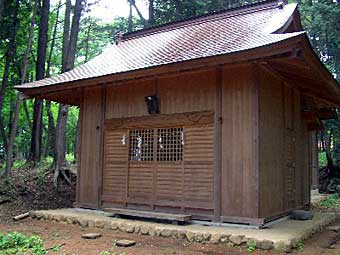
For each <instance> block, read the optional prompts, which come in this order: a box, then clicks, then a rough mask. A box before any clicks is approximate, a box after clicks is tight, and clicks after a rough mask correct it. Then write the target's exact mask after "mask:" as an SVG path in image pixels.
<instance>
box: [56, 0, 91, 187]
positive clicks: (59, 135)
mask: <svg viewBox="0 0 340 255" xmlns="http://www.w3.org/2000/svg"><path fill="white" fill-rule="evenodd" d="M67 1H68V4H70V1H69V0H67ZM84 3H85V0H76V2H75V6H74V13H73V18H72V25H71V31H70V33H69V36H68V34H67V31H66V32H65V30H64V36H65V37H64V40H63V42H64V43H67V42H68V44H67V47H66V46H65V45H63V66H62V72H67V71H69V70H71V69H72V68H73V67H74V62H75V56H76V49H77V41H78V34H79V25H80V17H81V13H82V11H83V4H84ZM66 8H68V6H66ZM65 13H66V14H67V13H68V11H67V10H66V12H65ZM67 19H69V17H66V16H65V20H67ZM66 25H67V24H64V26H66ZM66 36H68V38H66ZM68 110H69V106H68V105H63V104H60V106H59V111H58V120H57V129H56V130H57V132H56V146H55V154H54V163H53V165H54V168H55V169H54V170H55V175H54V183H55V185H57V180H58V177H59V174H60V173H61V174H62V175H63V176H64V177H65V179H66V180H68V178H67V176H66V174H65V170H64V169H63V166H64V165H66V124H67V117H68Z"/></svg>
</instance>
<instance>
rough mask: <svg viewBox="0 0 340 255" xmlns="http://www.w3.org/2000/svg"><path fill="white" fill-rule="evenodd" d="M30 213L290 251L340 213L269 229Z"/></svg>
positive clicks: (77, 212)
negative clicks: (183, 224) (176, 224)
mask: <svg viewBox="0 0 340 255" xmlns="http://www.w3.org/2000/svg"><path fill="white" fill-rule="evenodd" d="M30 216H31V217H32V218H34V219H37V220H47V221H55V222H60V223H67V224H74V225H79V226H81V227H83V228H86V227H91V228H102V229H103V228H104V229H110V230H114V231H121V232H125V233H134V234H139V235H149V236H158V237H164V238H177V239H183V240H186V241H188V242H197V243H213V244H219V243H222V244H226V245H232V246H241V245H245V246H246V245H252V246H253V245H255V246H256V248H258V249H263V250H270V249H275V250H278V251H283V252H289V251H290V250H291V249H293V248H296V247H297V245H298V244H299V242H302V241H304V240H306V239H308V238H309V237H310V236H311V235H313V234H315V233H317V232H319V231H321V230H322V229H323V228H324V227H326V226H327V225H329V224H330V223H332V222H333V221H335V220H336V214H326V213H315V215H314V218H313V220H308V221H296V220H289V219H288V220H285V221H282V222H279V223H277V224H274V225H273V226H271V227H270V228H268V229H241V228H233V227H216V226H202V225H198V224H191V225H186V226H175V225H169V224H161V223H152V222H144V221H139V220H127V219H118V218H112V217H110V216H112V215H110V214H106V213H103V212H99V211H94V210H85V209H73V208H69V209H59V210H46V211H32V212H30Z"/></svg>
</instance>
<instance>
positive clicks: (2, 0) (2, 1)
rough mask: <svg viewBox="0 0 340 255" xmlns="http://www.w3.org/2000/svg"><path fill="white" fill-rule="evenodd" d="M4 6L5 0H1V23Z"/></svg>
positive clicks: (0, 21)
mask: <svg viewBox="0 0 340 255" xmlns="http://www.w3.org/2000/svg"><path fill="white" fill-rule="evenodd" d="M4 7H5V0H0V24H1V23H2V16H3V12H4Z"/></svg>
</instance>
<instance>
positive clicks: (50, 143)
mask: <svg viewBox="0 0 340 255" xmlns="http://www.w3.org/2000/svg"><path fill="white" fill-rule="evenodd" d="M61 6H62V1H61V0H59V3H58V6H57V13H56V18H55V22H54V28H53V33H52V39H51V46H50V52H49V56H48V60H47V70H46V77H50V73H51V64H52V56H53V51H54V50H55V49H54V48H55V43H56V37H57V32H58V23H59V14H60V9H61ZM45 109H46V113H47V117H48V124H47V134H46V141H45V142H46V143H45V148H44V156H45V157H46V156H53V153H54V145H55V135H56V127H55V124H54V117H53V113H52V110H51V102H50V101H49V100H46V101H45Z"/></svg>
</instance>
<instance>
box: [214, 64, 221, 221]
mask: <svg viewBox="0 0 340 255" xmlns="http://www.w3.org/2000/svg"><path fill="white" fill-rule="evenodd" d="M222 72H223V69H222V67H221V66H218V67H217V69H216V99H215V100H216V105H215V137H214V139H215V141H214V144H215V148H214V149H215V155H216V156H215V169H214V219H213V221H215V222H218V221H221V169H222V163H221V162H222V161H221V152H222V82H223V73H222Z"/></svg>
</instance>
